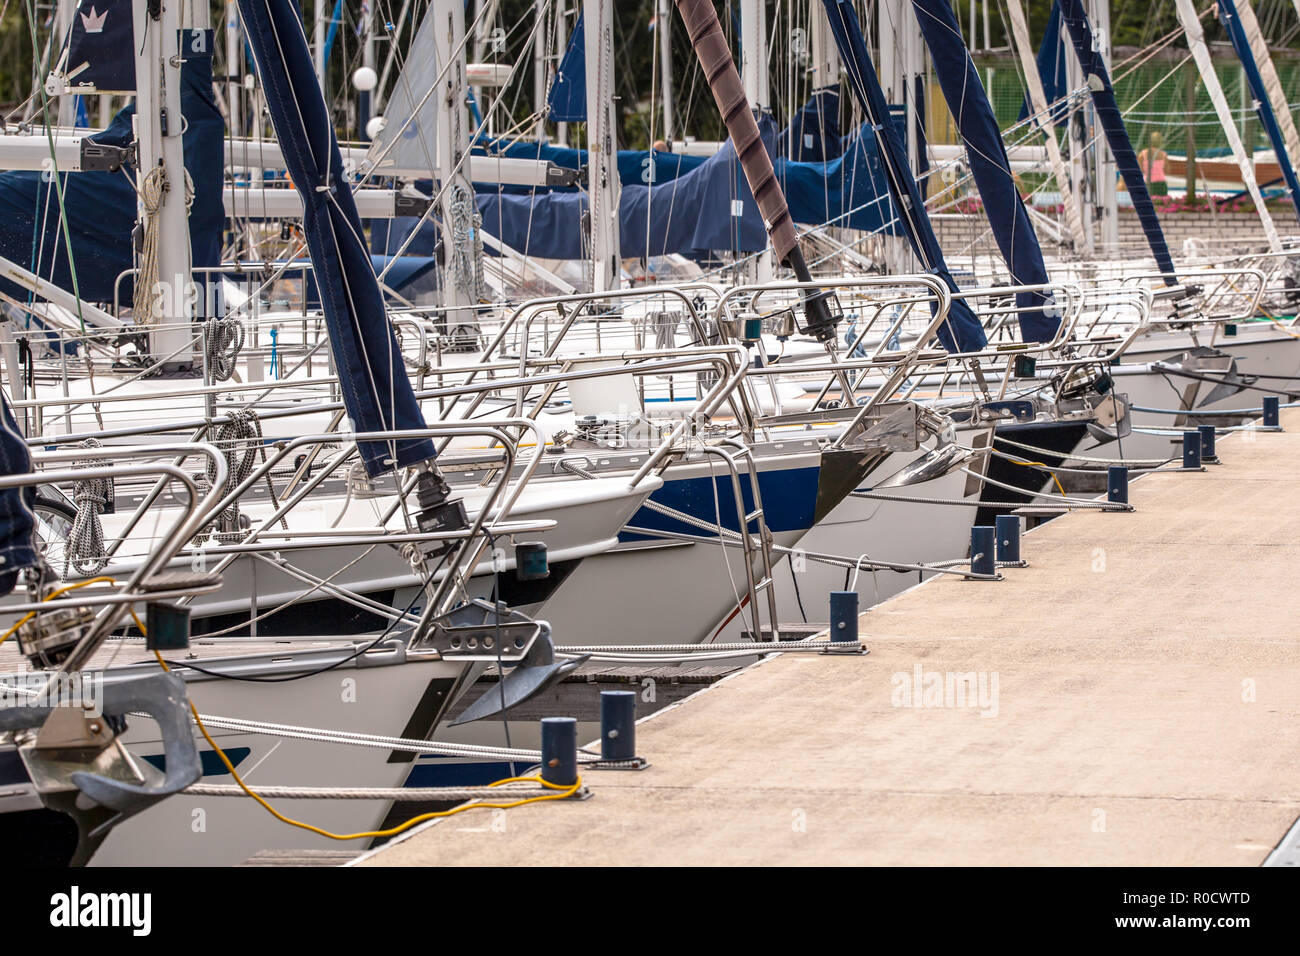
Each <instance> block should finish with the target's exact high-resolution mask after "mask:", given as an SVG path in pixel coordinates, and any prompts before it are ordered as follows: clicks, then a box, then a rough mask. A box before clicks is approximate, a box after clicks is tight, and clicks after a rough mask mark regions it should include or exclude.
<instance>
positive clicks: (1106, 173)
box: [1090, 0, 1119, 250]
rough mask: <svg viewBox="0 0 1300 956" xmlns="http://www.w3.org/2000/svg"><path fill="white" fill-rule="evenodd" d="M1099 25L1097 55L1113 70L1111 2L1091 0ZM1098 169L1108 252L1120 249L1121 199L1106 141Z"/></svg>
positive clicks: (1095, 157) (1103, 237)
mask: <svg viewBox="0 0 1300 956" xmlns="http://www.w3.org/2000/svg"><path fill="white" fill-rule="evenodd" d="M1090 6H1091V7H1092V15H1093V17H1094V19H1095V20H1096V21H1097V31H1096V34H1095V36H1096V38H1097V55H1098V56H1100V57H1101V61H1102V63H1103V64H1104V65H1105V66H1106V69H1107V70H1109V69H1110V0H1090ZM1093 161H1094V163H1095V167H1096V173H1097V176H1096V184H1097V185H1096V190H1097V218H1098V220H1099V221H1100V223H1101V236H1100V239H1101V244H1102V247H1103V248H1104V249H1106V250H1117V249H1118V248H1119V196H1118V193H1117V190H1116V179H1117V178H1118V173H1117V170H1116V169H1115V158H1114V157H1113V156H1112V155H1111V152H1110V146H1109V145H1108V144H1107V142H1106V140H1105V138H1104V137H1103V138H1101V139H1099V140H1098V141H1097V145H1096V148H1095V150H1094V152H1093Z"/></svg>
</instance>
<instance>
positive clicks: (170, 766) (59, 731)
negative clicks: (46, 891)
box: [0, 673, 202, 866]
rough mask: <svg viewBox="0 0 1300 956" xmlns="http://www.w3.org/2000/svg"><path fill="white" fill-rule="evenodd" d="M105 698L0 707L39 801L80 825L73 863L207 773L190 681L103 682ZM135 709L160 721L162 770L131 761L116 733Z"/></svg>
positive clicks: (0, 718)
mask: <svg viewBox="0 0 1300 956" xmlns="http://www.w3.org/2000/svg"><path fill="white" fill-rule="evenodd" d="M51 677H52V678H56V679H57V675H54V674H51ZM100 696H101V699H102V704H101V706H100V707H99V708H98V709H97V710H96V711H94V712H92V711H91V710H88V709H86V708H84V707H77V706H69V705H66V704H63V705H60V704H45V703H40V704H36V705H30V706H24V705H19V706H15V707H8V708H5V709H3V710H0V733H11V734H13V739H14V743H15V745H16V748H17V751H18V756H19V758H20V760H21V762H22V765H23V767H24V769H25V770H26V772H27V776H28V778H29V781H30V784H31V786H32V788H33V789H34V790H35V793H36V795H37V796H38V797H39V798H40V800H41V803H42V804H44V806H45V807H46V808H47V809H49V810H53V811H56V812H58V813H62V814H64V815H66V816H68V817H70V818H71V819H72V820H73V822H74V823H75V824H76V827H77V843H76V847H75V849H74V850H73V851H72V853H71V855H70V858H69V859H68V860H67V861H66V864H67V865H68V866H83V865H85V864H86V863H87V862H88V861H89V860H90V858H91V857H92V856H93V855H94V853H95V851H96V850H97V849H99V846H100V845H101V844H102V843H103V842H104V838H105V837H107V836H108V834H109V833H110V832H111V831H112V829H113V828H114V827H115V826H117V825H118V824H119V823H121V822H122V821H124V820H126V819H128V818H130V817H132V816H135V815H136V814H137V813H140V812H141V811H143V810H147V809H148V808H149V807H151V806H153V805H154V804H156V803H158V802H159V801H160V800H162V799H164V798H166V797H168V796H171V795H172V794H174V793H177V792H179V791H181V790H184V789H185V788H186V787H188V786H189V785H190V784H192V783H194V782H195V781H196V780H198V779H199V776H200V775H201V772H202V771H201V765H200V763H199V752H198V748H196V747H195V745H194V733H193V730H192V728H191V726H190V707H189V700H188V698H187V696H186V693H185V682H184V681H182V680H181V679H180V678H179V677H177V676H176V675H175V674H166V673H159V674H153V675H150V676H148V677H141V678H136V679H132V680H125V681H118V682H113V683H109V684H105V685H104V687H103V689H102V693H101V695H100ZM133 713H144V714H146V715H148V716H149V717H152V718H153V719H154V721H156V722H157V724H158V728H159V730H160V731H161V733H162V741H163V754H164V756H165V767H166V770H165V771H160V770H157V769H156V768H154V767H152V766H150V765H149V764H142V763H140V762H138V761H136V760H134V759H132V757H131V756H130V754H128V753H127V750H126V748H125V747H124V746H123V745H122V742H121V739H120V736H119V734H120V733H121V731H122V730H123V729H124V728H125V726H126V723H125V717H126V715H127V714H133ZM38 728H39V729H38ZM33 731H35V732H34V733H33Z"/></svg>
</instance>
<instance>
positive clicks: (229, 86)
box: [226, 0, 244, 136]
mask: <svg viewBox="0 0 1300 956" xmlns="http://www.w3.org/2000/svg"><path fill="white" fill-rule="evenodd" d="M239 54H240V49H239V4H238V3H237V2H236V0H226V126H227V127H228V128H229V130H230V134H231V135H232V136H242V135H244V124H243V122H242V121H241V116H242V115H243V110H242V109H241V107H242V105H243V104H242V94H241V92H240V90H241V87H242V80H243V78H242V77H241V76H240V70H239V63H240V56H239Z"/></svg>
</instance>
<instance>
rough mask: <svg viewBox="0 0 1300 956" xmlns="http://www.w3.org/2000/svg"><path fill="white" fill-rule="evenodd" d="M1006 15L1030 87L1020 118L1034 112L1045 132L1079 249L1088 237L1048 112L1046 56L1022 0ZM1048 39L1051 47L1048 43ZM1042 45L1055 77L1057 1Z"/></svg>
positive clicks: (1069, 230)
mask: <svg viewBox="0 0 1300 956" xmlns="http://www.w3.org/2000/svg"><path fill="white" fill-rule="evenodd" d="M1007 15H1008V16H1009V17H1010V18H1011V38H1012V41H1013V42H1014V43H1015V45H1016V52H1017V53H1018V54H1019V56H1020V69H1021V72H1022V73H1024V75H1025V85H1026V86H1027V87H1029V92H1028V94H1027V99H1026V104H1027V105H1026V108H1025V109H1024V110H1022V111H1021V116H1020V118H1021V119H1025V118H1027V117H1028V116H1030V115H1032V116H1033V117H1034V125H1036V126H1038V127H1039V129H1041V130H1042V131H1043V142H1044V143H1045V144H1046V146H1047V161H1048V164H1049V165H1050V166H1051V167H1052V176H1053V177H1055V179H1056V185H1057V189H1059V190H1060V193H1061V209H1062V210H1063V211H1064V213H1065V225H1066V232H1067V233H1068V234H1069V236H1070V241H1071V242H1072V243H1073V244H1074V248H1075V250H1076V251H1077V250H1079V249H1081V248H1082V247H1083V242H1084V238H1085V237H1084V232H1083V216H1081V215H1080V214H1079V204H1078V202H1077V200H1076V197H1075V195H1074V190H1073V189H1071V188H1070V174H1069V171H1068V169H1067V167H1066V165H1065V160H1064V159H1063V158H1062V156H1061V144H1060V143H1058V142H1057V141H1056V131H1055V129H1054V126H1055V123H1054V122H1053V116H1054V114H1049V113H1048V104H1049V103H1051V102H1052V100H1051V99H1049V98H1048V95H1047V90H1046V88H1045V87H1044V85H1043V84H1044V83H1045V82H1046V78H1045V77H1044V76H1043V75H1042V71H1043V69H1044V67H1043V59H1044V58H1043V56H1042V54H1041V53H1040V54H1039V57H1038V59H1037V60H1035V59H1034V50H1033V47H1032V46H1031V45H1030V42H1029V24H1028V22H1027V21H1026V20H1025V11H1024V10H1022V9H1021V7H1020V0H1007ZM1049 40H1050V41H1051V45H1050V46H1048V45H1047V44H1048V41H1049ZM1043 44H1044V50H1045V51H1046V52H1048V53H1049V54H1050V55H1051V57H1052V59H1051V60H1050V62H1051V66H1050V67H1049V69H1051V70H1052V71H1053V73H1052V78H1053V80H1055V79H1056V77H1055V70H1056V64H1057V63H1059V62H1060V60H1061V56H1060V54H1061V11H1060V9H1059V8H1058V7H1057V6H1056V5H1055V4H1053V5H1052V16H1051V18H1050V21H1049V24H1048V31H1047V36H1046V37H1044V39H1043ZM1062 85H1063V84H1062ZM1058 90H1059V87H1055V86H1054V87H1053V91H1054V96H1058V97H1059V96H1060V95H1061V93H1060V92H1058Z"/></svg>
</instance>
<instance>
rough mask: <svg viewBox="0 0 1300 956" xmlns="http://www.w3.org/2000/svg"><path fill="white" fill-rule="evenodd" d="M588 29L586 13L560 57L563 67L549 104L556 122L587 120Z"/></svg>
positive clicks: (557, 75) (550, 94)
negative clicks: (586, 45) (583, 25)
mask: <svg viewBox="0 0 1300 956" xmlns="http://www.w3.org/2000/svg"><path fill="white" fill-rule="evenodd" d="M585 43H586V31H585V30H583V28H582V15H581V14H579V15H578V22H577V23H576V24H574V26H573V32H572V33H571V34H569V46H568V48H567V49H566V50H565V51H564V58H563V59H562V60H560V68H559V70H557V71H556V73H555V80H554V81H553V82H552V83H551V92H550V93H549V94H547V97H546V105H547V109H548V111H549V118H550V119H551V120H552V121H553V122H556V123H585V122H586V120H587V54H586V47H585V46H584V44H585Z"/></svg>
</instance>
